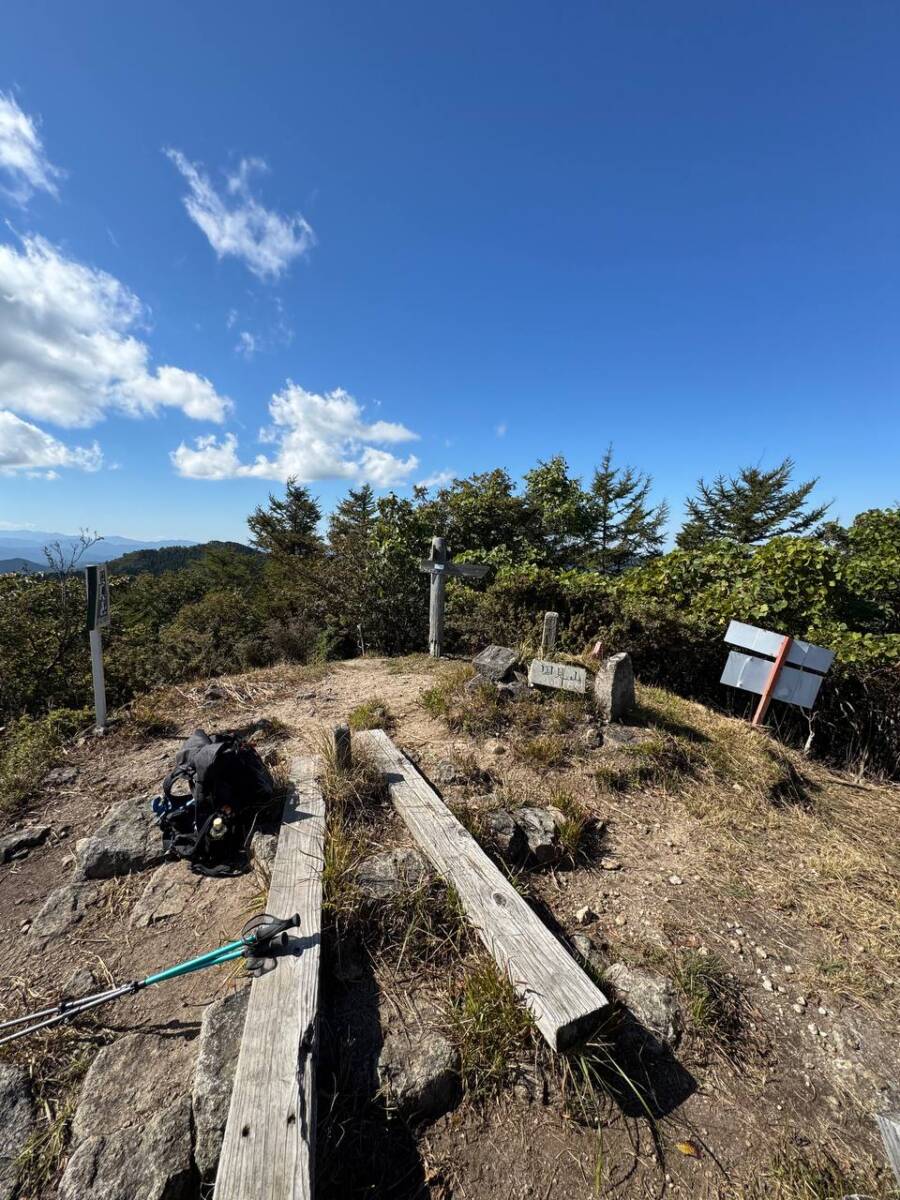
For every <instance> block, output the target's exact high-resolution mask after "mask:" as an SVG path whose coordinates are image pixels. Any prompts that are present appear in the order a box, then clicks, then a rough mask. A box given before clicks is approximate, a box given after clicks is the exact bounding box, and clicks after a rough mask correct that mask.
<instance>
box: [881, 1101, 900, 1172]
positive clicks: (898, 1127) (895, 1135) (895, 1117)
mask: <svg viewBox="0 0 900 1200" xmlns="http://www.w3.org/2000/svg"><path fill="white" fill-rule="evenodd" d="M875 1120H876V1121H877V1122H878V1128H879V1129H880V1130H881V1140H882V1141H883V1142H884V1148H885V1151H886V1152H887V1156H888V1162H889V1163H890V1164H891V1167H892V1168H893V1171H894V1174H895V1175H896V1177H897V1182H898V1183H900V1112H896V1113H881V1114H879V1115H877V1116H876V1117H875Z"/></svg>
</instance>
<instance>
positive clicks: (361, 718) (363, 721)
mask: <svg viewBox="0 0 900 1200" xmlns="http://www.w3.org/2000/svg"><path fill="white" fill-rule="evenodd" d="M347 724H348V725H349V726H350V728H351V729H352V730H353V732H354V733H359V732H360V731H361V730H363V729H384V730H386V731H387V732H390V730H391V729H393V728H394V725H395V724H396V721H395V718H394V716H393V714H392V713H391V710H390V709H389V708H388V706H387V704H385V702H384V701H383V700H380V699H379V698H378V697H377V696H371V697H370V698H369V699H368V700H363V702H362V703H361V704H357V706H356V708H353V709H351V710H350V714H349V716H348V717H347Z"/></svg>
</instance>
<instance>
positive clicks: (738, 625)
mask: <svg viewBox="0 0 900 1200" xmlns="http://www.w3.org/2000/svg"><path fill="white" fill-rule="evenodd" d="M725 641H726V642H729V643H730V644H731V645H732V646H740V647H742V649H746V650H750V651H752V653H751V654H743V653H740V652H738V651H737V650H732V651H731V652H730V654H729V655H728V661H727V662H726V663H725V670H724V671H723V673H722V678H721V680H720V682H721V683H727V684H729V685H730V686H731V687H737V688H743V690H744V691H746V692H757V693H758V694H759V704H757V706H756V711H755V712H754V714H753V719H752V721H751V724H752V725H762V723H763V721H764V720H765V719H766V713H767V712H768V711H769V705H770V704H771V703H772V701H773V700H782V701H784V703H785V704H795V705H797V707H798V708H812V706H813V705H814V704H815V702H816V697H817V696H818V694H819V688H820V687H821V686H822V680H823V679H824V677H825V674H826V672H827V671H828V668H829V667H830V666H831V664H832V663H833V662H834V653H833V652H832V651H831V650H826V649H825V648H824V647H823V646H814V645H813V644H812V643H811V642H801V641H800V640H799V639H797V638H791V637H787V636H785V635H784V634H781V633H772V632H771V631H770V630H768V629H759V628H757V626H755V625H745V624H744V623H743V622H741V621H732V622H731V624H730V625H729V626H728V630H727V632H726V634H725ZM760 655H765V656H766V657H765V658H763V657H758V656H760Z"/></svg>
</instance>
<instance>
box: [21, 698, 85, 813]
mask: <svg viewBox="0 0 900 1200" xmlns="http://www.w3.org/2000/svg"><path fill="white" fill-rule="evenodd" d="M89 721H90V713H89V712H88V711H87V710H86V709H69V708H62V709H57V710H56V711H55V712H52V713H50V714H49V715H48V716H46V717H39V718H33V717H20V718H19V719H18V720H17V721H13V722H12V724H11V725H10V726H9V728H8V729H7V730H6V732H5V733H4V735H3V737H2V738H0V812H4V811H8V810H10V809H13V808H15V807H16V806H17V805H19V804H22V803H23V802H24V801H25V800H27V799H28V798H29V796H31V795H32V793H33V792H34V791H35V790H36V789H37V787H38V786H39V785H40V782H41V780H42V779H43V777H44V775H46V773H47V771H49V770H50V768H51V767H52V766H53V764H54V762H55V761H56V759H57V758H58V756H59V751H60V748H61V747H62V744H63V742H64V741H65V739H66V738H68V737H71V736H72V734H74V733H76V732H77V731H78V730H80V729H84V728H85V727H86V726H87V725H88V723H89Z"/></svg>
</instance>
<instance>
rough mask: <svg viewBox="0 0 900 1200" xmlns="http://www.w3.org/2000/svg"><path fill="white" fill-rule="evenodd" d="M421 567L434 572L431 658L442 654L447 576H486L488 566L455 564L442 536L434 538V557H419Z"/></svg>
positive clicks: (475, 577) (431, 606) (432, 578)
mask: <svg viewBox="0 0 900 1200" xmlns="http://www.w3.org/2000/svg"><path fill="white" fill-rule="evenodd" d="M419 570H420V571H427V572H428V573H429V574H430V575H431V600H430V604H429V608H428V652H429V654H430V655H431V657H432V658H440V657H441V644H442V643H443V640H444V590H445V588H446V586H447V576H448V575H455V576H457V577H459V578H461V579H483V578H484V576H485V575H487V573H488V571H489V570H490V567H489V566H483V565H481V564H479V563H454V562H449V561H448V559H447V541H446V539H445V538H442V537H435V538H432V539H431V558H422V559H420V560H419Z"/></svg>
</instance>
